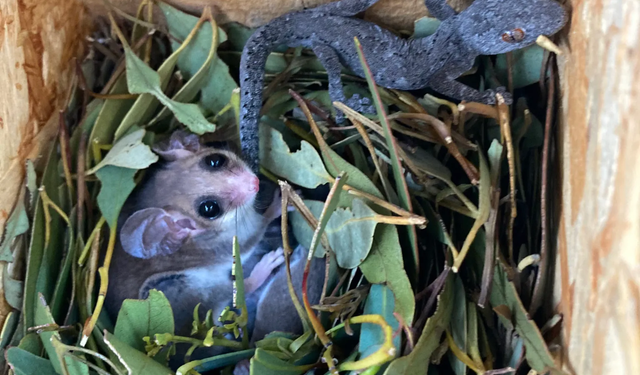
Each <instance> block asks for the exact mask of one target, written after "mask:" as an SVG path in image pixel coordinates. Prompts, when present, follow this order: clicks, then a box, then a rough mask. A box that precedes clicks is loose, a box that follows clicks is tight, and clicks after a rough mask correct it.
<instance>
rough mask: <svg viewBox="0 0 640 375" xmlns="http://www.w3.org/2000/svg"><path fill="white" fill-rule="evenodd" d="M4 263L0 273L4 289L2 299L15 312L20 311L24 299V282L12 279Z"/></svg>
mask: <svg viewBox="0 0 640 375" xmlns="http://www.w3.org/2000/svg"><path fill="white" fill-rule="evenodd" d="M7 266H8V264H6V263H5V265H4V271H3V272H2V286H3V288H4V298H5V300H6V301H7V303H8V304H9V305H10V306H11V307H13V308H14V309H16V310H22V299H23V297H24V294H23V292H24V282H23V281H21V280H15V279H12V278H11V276H10V275H9V271H8V270H7Z"/></svg>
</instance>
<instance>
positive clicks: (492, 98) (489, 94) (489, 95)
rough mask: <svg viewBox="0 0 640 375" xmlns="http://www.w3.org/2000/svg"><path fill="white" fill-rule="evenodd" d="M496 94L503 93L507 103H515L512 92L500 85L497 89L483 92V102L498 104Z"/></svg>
mask: <svg viewBox="0 0 640 375" xmlns="http://www.w3.org/2000/svg"><path fill="white" fill-rule="evenodd" d="M496 94H500V95H502V97H503V98H504V102H505V104H507V105H511V104H513V97H512V96H511V93H509V92H508V91H507V89H506V88H504V87H498V88H497V89H495V90H486V91H484V92H483V93H482V98H483V100H482V102H483V103H484V104H489V105H495V104H496Z"/></svg>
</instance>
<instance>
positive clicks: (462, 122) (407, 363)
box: [0, 2, 561, 375]
mask: <svg viewBox="0 0 640 375" xmlns="http://www.w3.org/2000/svg"><path fill="white" fill-rule="evenodd" d="M152 6H159V7H160V8H161V10H162V12H163V13H164V16H165V17H166V24H167V25H168V28H167V29H162V28H159V27H157V26H156V25H155V24H154V20H153V19H152V18H151V14H152V12H151V8H152ZM113 11H114V12H117V10H116V9H114V10H113ZM120 15H122V16H124V17H121V20H122V21H121V22H120V27H116V25H117V24H116V23H115V21H114V20H113V19H111V22H112V23H111V24H109V23H105V24H103V25H101V27H98V29H99V30H101V31H98V32H97V33H96V34H95V35H94V36H93V37H92V38H90V44H91V46H92V48H91V53H90V54H89V56H88V57H87V58H86V59H85V60H84V61H83V62H82V63H78V64H77V66H78V74H77V76H76V80H75V84H74V86H73V87H72V90H71V91H70V92H69V96H68V105H67V107H66V109H65V110H64V111H63V112H61V115H60V130H59V138H58V140H57V142H56V144H55V145H54V147H52V148H51V151H50V152H49V153H48V154H47V155H44V156H43V157H42V158H40V159H39V160H34V161H28V162H27V165H26V170H27V173H26V176H27V177H26V183H25V189H24V191H23V192H22V193H21V195H20V197H19V199H18V202H17V205H16V207H15V209H14V211H13V213H12V215H11V217H10V219H9V221H8V224H7V228H6V230H5V236H4V239H3V242H2V245H1V248H0V250H1V251H0V256H1V259H2V260H4V261H6V262H7V264H6V268H5V269H4V273H3V275H4V276H3V284H4V294H5V298H6V300H7V302H8V303H9V304H10V305H11V306H12V308H13V310H12V311H11V312H10V314H9V315H8V316H7V318H6V320H5V323H4V327H3V329H2V333H1V345H2V348H3V349H7V350H6V352H5V353H6V355H5V358H3V360H4V366H3V368H4V373H14V374H55V373H58V374H74V375H77V374H139V375H146V374H149V375H156V374H166V373H170V370H169V369H168V368H167V367H165V366H166V363H167V359H168V358H169V356H171V355H173V353H174V351H173V350H172V349H173V346H172V344H173V343H176V342H188V343H191V344H192V349H193V348H196V347H198V346H208V345H212V343H213V342H214V339H215V338H216V337H218V336H219V335H222V334H224V333H229V332H232V333H235V334H236V337H237V338H238V340H239V342H240V343H241V344H239V345H240V347H241V349H240V350H237V351H234V352H231V353H229V354H224V355H222V356H217V357H213V358H209V359H206V360H201V361H188V358H186V360H185V365H184V366H183V367H181V368H180V369H179V371H178V372H179V373H181V374H196V373H204V372H208V371H214V373H217V372H218V371H221V372H222V373H227V374H228V373H230V369H231V368H232V367H233V365H234V364H235V363H237V362H238V361H240V360H242V359H245V358H252V359H251V373H252V374H260V375H265V374H291V375H294V374H325V373H337V372H340V373H358V372H362V373H366V374H376V373H378V374H383V373H384V374H389V375H396V374H407V375H413V374H424V373H427V371H428V373H429V374H449V373H451V374H457V375H461V374H466V373H469V372H475V373H478V374H481V373H492V374H500V373H504V374H507V373H516V372H519V373H523V371H524V372H526V371H529V370H532V371H534V372H533V373H544V372H547V371H554V372H555V371H559V370H557V369H555V367H554V359H553V357H552V355H551V354H550V351H549V347H548V343H550V342H552V341H553V340H554V339H556V337H557V335H558V327H559V325H560V324H559V323H560V321H561V319H560V317H558V316H551V315H550V313H549V311H548V310H549V309H542V308H541V307H546V306H547V305H548V302H549V301H548V300H547V299H545V295H548V294H546V292H547V291H548V290H549V288H550V285H549V282H548V281H547V278H546V277H545V276H546V275H547V274H548V273H549V270H548V268H549V266H548V264H549V261H548V258H549V255H548V250H547V247H548V246H547V242H548V241H549V240H548V239H549V237H550V236H551V235H552V232H551V231H550V229H549V220H550V218H551V217H552V215H551V213H549V214H546V213H547V212H550V209H549V205H550V203H549V202H548V201H549V200H548V199H547V188H546V186H547V185H548V184H549V181H550V180H551V178H550V177H549V175H550V173H551V171H550V169H549V168H548V167H546V165H547V164H549V160H548V159H549V154H550V152H549V150H550V148H551V146H552V145H551V138H550V134H551V132H550V126H551V125H552V118H551V117H552V114H553V103H554V92H553V88H554V72H553V63H552V62H551V63H549V61H550V60H551V59H549V54H548V53H545V52H543V50H542V49H540V48H539V47H537V46H533V47H530V48H527V49H525V50H522V51H517V52H514V53H513V54H512V55H502V56H494V57H484V58H481V59H479V61H478V64H477V66H476V67H475V68H474V70H473V71H471V72H469V73H468V74H467V75H466V76H465V77H463V78H461V79H462V80H463V81H465V82H466V83H468V84H470V85H475V86H476V87H480V88H481V89H482V88H496V87H498V86H501V84H506V85H507V86H508V87H509V89H510V91H512V92H514V93H515V96H516V98H518V100H517V101H516V104H515V105H514V106H513V107H508V106H507V105H505V104H498V105H496V106H486V105H482V104H478V103H464V102H463V103H460V104H456V103H452V102H449V101H447V100H445V99H442V98H439V97H437V96H433V95H430V94H429V92H427V91H424V92H413V93H408V92H399V91H392V90H386V89H383V88H380V87H376V85H375V83H374V82H373V81H372V79H371V78H370V77H369V78H368V79H367V80H363V79H360V78H357V77H354V76H352V75H349V72H344V73H345V74H344V76H343V79H344V82H345V93H346V95H347V97H350V96H351V95H353V94H356V93H357V94H360V95H361V96H363V97H368V98H370V99H371V100H372V102H374V103H375V105H376V108H377V115H375V116H370V115H362V114H359V113H357V112H355V111H353V110H351V109H350V108H348V107H346V106H345V105H344V104H341V103H331V101H330V99H329V95H328V92H327V76H326V73H325V72H324V69H323V68H322V65H321V64H319V62H318V61H317V59H316V58H315V57H314V56H313V54H312V53H310V52H309V51H304V50H300V49H296V50H293V49H289V50H286V49H281V50H278V51H276V52H274V53H272V55H271V56H270V57H269V59H268V61H267V65H266V73H267V80H266V82H267V86H266V88H265V90H266V92H265V102H264V107H263V114H264V117H263V121H262V125H261V130H260V140H261V165H262V170H263V174H264V175H265V176H267V177H269V178H271V179H273V180H274V181H281V182H280V186H281V188H282V191H283V195H284V197H285V198H286V199H288V200H289V202H291V203H292V204H293V205H294V206H295V207H296V211H295V212H292V213H290V214H289V215H288V218H287V217H285V218H284V220H285V221H284V222H285V223H286V222H287V220H288V221H289V222H290V225H291V228H292V230H293V232H294V234H295V236H296V238H297V240H298V241H299V242H300V243H301V244H303V245H305V246H306V247H307V248H309V249H310V251H314V250H316V251H315V254H316V256H325V255H326V256H327V257H328V258H329V260H330V262H331V263H332V264H333V265H337V267H333V269H334V270H335V272H332V273H331V275H330V277H329V278H328V281H327V285H325V291H326V293H325V295H324V297H323V299H322V301H321V303H320V305H319V306H313V307H311V306H308V305H305V306H304V309H303V311H301V314H300V315H301V318H302V319H304V320H305V321H307V322H308V323H311V324H307V325H306V327H307V331H306V332H305V333H304V334H303V335H301V336H298V337H296V336H291V335H289V334H285V333H278V332H274V333H273V334H271V335H269V336H267V337H266V338H265V339H264V340H262V341H260V342H258V343H257V345H256V346H257V347H256V348H249V347H247V345H246V343H247V341H246V338H245V337H242V336H243V335H242V328H243V327H244V325H246V315H245V313H246V310H243V308H244V305H243V287H242V285H238V286H237V297H238V298H237V302H236V305H235V306H230V309H229V310H227V311H226V312H225V314H226V316H225V317H224V321H225V322H226V324H224V325H222V326H221V325H220V324H219V323H218V317H215V316H212V315H211V313H209V314H208V315H207V319H205V320H204V321H200V320H199V319H197V318H196V321H194V336H193V337H186V338H185V337H177V336H174V326H173V316H172V311H171V306H170V305H169V303H168V301H167V299H166V298H165V297H164V295H163V294H162V293H159V292H154V293H151V294H150V296H149V298H148V299H146V300H141V301H126V302H125V304H124V305H123V308H122V310H121V313H120V316H124V318H121V317H119V318H118V319H117V321H116V322H110V321H109V319H108V317H107V316H106V315H105V313H104V311H102V303H103V298H104V293H108V292H109V289H108V280H107V278H106V275H107V269H108V268H109V260H110V252H111V251H112V250H113V245H114V241H115V235H116V232H115V227H116V222H117V217H118V214H119V211H120V208H121V207H122V205H123V203H124V202H125V200H126V198H127V197H128V195H129V194H130V192H131V191H132V190H133V189H134V187H135V184H136V182H138V181H139V179H140V175H141V173H139V172H140V171H143V170H144V169H145V168H147V167H149V165H151V164H152V163H154V162H155V161H156V160H157V156H156V155H155V154H154V153H153V152H152V151H151V149H150V148H149V145H150V144H152V143H153V142H154V141H155V140H157V139H159V138H162V137H164V136H166V135H167V134H168V133H169V132H170V131H172V130H175V129H177V128H179V127H186V128H187V129H189V130H190V131H192V132H194V133H197V134H200V135H202V134H210V133H211V132H214V131H215V133H214V134H228V137H227V138H231V139H234V137H235V139H236V140H237V134H238V130H237V129H238V127H237V118H238V112H239V94H238V90H237V88H238V87H237V83H236V79H234V77H237V74H238V65H239V60H240V54H241V51H242V47H243V45H244V43H245V41H246V40H247V38H248V37H249V36H250V35H251V32H252V31H251V30H248V29H245V28H243V27H241V26H239V25H233V24H231V25H226V26H225V27H224V29H223V28H219V27H218V26H217V25H216V24H215V22H214V21H213V19H212V18H211V16H210V13H209V12H208V11H205V14H204V15H203V16H202V17H201V18H198V17H194V16H191V15H188V14H185V13H182V12H180V11H178V10H177V9H174V8H172V7H170V6H168V5H166V4H162V3H159V4H152V3H151V2H149V3H147V2H144V3H143V4H142V5H141V7H140V11H139V14H138V16H137V18H134V17H131V16H126V15H123V14H120ZM437 23H438V21H437V20H434V19H429V18H424V19H420V20H418V21H417V22H416V25H415V26H416V27H415V32H414V34H413V36H411V37H420V36H425V35H428V34H429V33H431V32H433V30H435V27H437ZM120 30H125V31H124V32H123V31H120ZM125 34H126V35H125ZM354 48H358V47H357V46H356V44H354ZM361 59H362V63H363V66H366V56H362V55H361ZM365 70H366V69H365ZM541 78H542V79H541ZM335 108H340V109H341V110H342V111H343V112H344V113H345V114H346V116H347V118H348V119H349V120H350V121H348V122H349V123H348V124H345V126H337V125H336V124H335V123H334V122H333V120H332V118H333V115H334V114H335ZM545 128H546V130H545ZM294 188H296V189H297V188H303V189H305V191H312V190H315V191H316V192H320V193H319V194H320V195H323V196H324V197H326V199H324V200H323V201H320V200H310V199H307V200H303V199H301V198H300V197H299V196H298V195H297V194H296V193H295V192H294V190H293V189H294ZM316 195H317V194H316ZM542 218H545V219H544V220H543V219H542ZM286 227H287V226H286V225H285V226H283V228H286ZM285 238H286V237H285ZM285 248H286V247H285ZM235 250H237V248H236V249H235ZM229 251H232V249H229ZM105 253H106V254H107V255H106V256H104V254H105ZM101 254H103V255H101ZM238 264H239V262H237V265H236V269H237V270H239V272H241V267H240V268H237V267H238ZM230 266H231V265H230ZM239 279H240V280H242V278H239ZM293 288H295V289H297V290H300V288H302V286H301V285H293ZM195 316H197V314H195ZM318 316H322V317H323V318H324V321H325V322H328V323H327V324H325V326H324V327H323V326H322V324H321V323H320V320H319V319H318ZM532 318H535V320H533V319H532ZM536 323H538V324H536ZM539 327H542V328H539ZM330 343H332V345H329V344H330ZM327 363H329V364H334V365H333V366H327ZM330 367H332V369H330ZM427 368H428V370H427Z"/></svg>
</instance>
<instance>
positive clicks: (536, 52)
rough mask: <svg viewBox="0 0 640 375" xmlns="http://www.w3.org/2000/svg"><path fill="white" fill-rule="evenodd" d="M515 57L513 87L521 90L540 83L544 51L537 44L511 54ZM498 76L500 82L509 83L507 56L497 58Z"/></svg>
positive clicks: (496, 68)
mask: <svg viewBox="0 0 640 375" xmlns="http://www.w3.org/2000/svg"><path fill="white" fill-rule="evenodd" d="M511 54H512V56H513V71H512V75H513V87H514V88H516V89H517V88H521V87H525V86H529V85H531V84H533V83H536V82H538V81H540V68H541V67H542V60H543V57H544V49H543V48H542V47H540V46H539V45H537V44H532V45H531V46H529V47H525V48H522V49H518V50H515V51H513V52H511ZM495 70H496V75H497V76H498V78H499V79H500V82H507V56H506V55H505V54H502V55H498V56H497V57H496V64H495Z"/></svg>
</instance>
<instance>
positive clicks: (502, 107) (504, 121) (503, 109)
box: [496, 94, 518, 264]
mask: <svg viewBox="0 0 640 375" xmlns="http://www.w3.org/2000/svg"><path fill="white" fill-rule="evenodd" d="M496 98H497V102H498V105H497V107H498V113H499V115H500V129H501V130H502V135H503V137H504V143H505V144H506V145H507V162H508V165H509V189H510V194H509V197H510V199H511V217H510V220H509V228H508V231H507V237H508V240H507V241H508V242H509V244H508V245H509V263H510V264H513V262H514V260H513V225H514V223H515V220H516V217H517V216H518V211H517V206H516V167H515V162H514V160H513V158H514V156H513V155H514V152H513V139H512V137H511V126H510V124H509V107H508V106H507V105H506V104H505V102H504V97H503V96H502V95H501V94H496Z"/></svg>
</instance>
